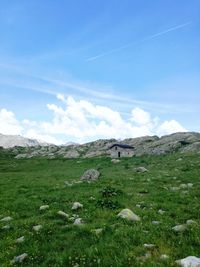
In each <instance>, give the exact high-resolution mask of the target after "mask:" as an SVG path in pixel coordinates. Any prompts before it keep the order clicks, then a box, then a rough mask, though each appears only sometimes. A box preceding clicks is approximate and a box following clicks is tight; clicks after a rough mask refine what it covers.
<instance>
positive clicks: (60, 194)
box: [0, 154, 200, 267]
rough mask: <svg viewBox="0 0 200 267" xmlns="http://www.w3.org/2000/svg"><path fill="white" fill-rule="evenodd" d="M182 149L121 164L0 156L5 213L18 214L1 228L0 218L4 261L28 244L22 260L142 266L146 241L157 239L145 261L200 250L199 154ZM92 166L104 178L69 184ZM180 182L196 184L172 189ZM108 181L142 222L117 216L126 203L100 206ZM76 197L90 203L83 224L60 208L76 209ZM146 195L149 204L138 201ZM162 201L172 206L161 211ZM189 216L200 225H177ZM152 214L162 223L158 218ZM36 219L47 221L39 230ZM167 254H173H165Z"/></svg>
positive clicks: (0, 210)
mask: <svg viewBox="0 0 200 267" xmlns="http://www.w3.org/2000/svg"><path fill="white" fill-rule="evenodd" d="M179 157H180V155H179V154H174V155H168V156H160V157H156V156H155V157H153V156H152V157H138V158H137V157H135V158H128V159H122V160H121V162H120V163H118V164H113V163H111V161H110V159H108V158H97V159H82V160H80V162H78V163H77V160H69V159H54V160H48V159H24V160H12V159H11V158H9V157H8V156H6V158H1V160H0V203H1V204H0V219H1V218H3V217H5V216H12V217H13V221H12V222H11V223H10V225H11V227H12V228H11V229H10V230H1V227H2V226H3V225H5V224H6V223H3V222H0V266H1V267H4V266H10V260H11V259H12V258H13V257H14V256H16V255H19V254H22V253H24V252H26V253H28V255H29V256H28V258H27V259H26V260H25V261H24V262H23V263H21V264H20V265H21V266H41V267H43V266H45V267H46V266H76V263H78V264H79V266H114V267H116V266H141V264H142V260H138V257H141V256H143V255H145V253H146V252H148V250H147V249H146V248H144V246H143V244H144V243H153V244H155V245H156V248H154V249H153V250H152V251H151V254H152V257H151V258H149V259H148V260H146V261H145V262H144V263H143V265H144V266H176V265H175V264H174V261H175V260H177V259H180V258H183V257H186V256H189V255H195V256H198V257H200V254H199V253H200V252H199V251H200V227H199V225H200V193H199V192H200V176H199V175H200V160H199V157H198V155H185V156H182V155H181V157H183V160H182V161H177V159H178V158H179ZM137 166H144V167H147V168H148V169H149V172H148V173H144V174H141V173H135V172H134V171H133V168H134V167H137ZM93 167H94V168H99V170H100V171H101V173H102V175H101V177H100V179H99V181H98V182H95V183H92V184H85V183H84V184H75V185H74V186H72V187H67V186H65V184H64V181H72V180H79V177H80V176H81V175H82V174H83V172H84V171H85V170H87V169H88V168H93ZM174 177H176V178H174ZM149 179H150V180H149ZM181 183H193V184H194V186H193V188H192V189H189V190H185V189H181V190H179V191H176V192H172V191H171V190H168V188H170V187H171V186H179V185H180V184H181ZM108 185H109V186H112V187H115V188H116V189H120V190H122V191H123V194H121V195H118V196H115V197H112V200H113V201H118V202H119V203H120V205H121V206H122V207H126V208H130V209H132V210H133V211H134V212H135V213H136V214H137V215H139V216H140V217H141V218H142V220H141V222H137V223H126V222H125V221H122V220H120V219H118V218H116V215H117V213H118V212H119V211H120V210H121V208H119V209H115V210H112V209H102V208H99V207H97V206H96V201H97V200H98V199H102V196H101V193H100V190H102V189H103V188H104V187H106V186H108ZM184 191H188V193H187V192H186V194H184ZM91 196H94V197H95V198H96V200H91V199H90V197H91ZM74 201H79V202H81V203H82V204H83V205H84V208H83V210H81V211H78V212H74V213H78V214H79V216H80V217H81V218H83V220H84V221H85V225H83V226H73V225H72V223H70V222H68V221H66V220H64V219H62V218H60V217H59V216H58V215H57V212H58V211H59V210H63V211H65V212H67V213H69V214H70V215H71V214H72V211H71V206H72V203H73V202H74ZM139 203H140V204H142V208H138V207H136V204H139ZM43 204H48V205H49V206H50V208H49V210H46V211H43V212H41V211H39V207H40V206H41V205H43ZM159 209H163V210H165V211H166V213H165V214H163V215H160V214H158V210H159ZM188 219H193V220H195V221H197V222H198V225H193V226H191V227H189V229H188V230H187V231H185V232H184V233H174V232H173V231H172V230H171V228H172V227H173V226H175V225H176V224H182V223H185V221H186V220H188ZM152 220H159V221H161V224H160V225H152V223H151V222H152ZM37 224H42V225H43V229H42V230H41V231H40V232H39V233H35V232H33V230H32V227H33V225H37ZM95 228H103V229H104V230H103V232H102V234H101V235H100V236H96V235H95V234H94V233H92V232H91V229H95ZM22 235H23V236H25V239H26V240H25V242H24V243H21V244H16V243H15V240H16V238H18V237H20V236H22ZM161 254H168V255H169V256H170V257H169V259H168V260H167V261H163V260H160V255H161ZM77 266H78V265H77Z"/></svg>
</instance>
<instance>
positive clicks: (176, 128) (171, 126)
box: [157, 120, 187, 135]
mask: <svg viewBox="0 0 200 267" xmlns="http://www.w3.org/2000/svg"><path fill="white" fill-rule="evenodd" d="M186 131H187V130H186V129H185V128H184V127H183V126H182V125H181V124H180V123H179V122H177V121H175V120H170V121H164V122H163V123H162V124H161V125H160V126H159V127H158V130H157V133H158V135H165V134H171V133H175V132H186Z"/></svg>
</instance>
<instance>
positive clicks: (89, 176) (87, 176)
mask: <svg viewBox="0 0 200 267" xmlns="http://www.w3.org/2000/svg"><path fill="white" fill-rule="evenodd" d="M99 176H100V172H99V171H97V170H95V169H89V170H87V171H86V172H84V174H83V175H82V176H81V180H82V181H86V182H90V181H96V180H97V179H98V178H99Z"/></svg>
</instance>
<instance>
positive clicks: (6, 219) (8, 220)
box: [1, 216, 13, 222]
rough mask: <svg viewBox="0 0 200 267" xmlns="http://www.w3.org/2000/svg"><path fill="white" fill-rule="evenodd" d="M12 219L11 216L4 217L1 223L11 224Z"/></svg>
mask: <svg viewBox="0 0 200 267" xmlns="http://www.w3.org/2000/svg"><path fill="white" fill-rule="evenodd" d="M12 219H13V218H12V217H10V216H7V217H4V218H3V219H1V222H10V221H12Z"/></svg>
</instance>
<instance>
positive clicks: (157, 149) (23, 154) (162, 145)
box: [7, 132, 200, 158]
mask: <svg viewBox="0 0 200 267" xmlns="http://www.w3.org/2000/svg"><path fill="white" fill-rule="evenodd" d="M31 141H32V140H30V143H28V144H29V145H27V146H26V147H14V148H9V149H7V150H9V152H11V153H12V154H13V155H14V156H15V157H16V158H32V157H48V158H57V157H61V158H81V157H84V158H92V157H98V156H103V155H108V154H109V147H110V146H111V145H112V144H114V143H121V144H128V145H131V146H133V147H134V150H135V155H136V156H140V155H164V154H168V153H173V152H180V153H187V152H195V153H200V133H195V132H187V133H174V134H171V135H166V136H162V137H161V138H159V137H158V136H144V137H138V138H129V139H125V140H123V141H118V140H115V139H108V140H97V141H94V142H90V143H86V144H83V145H69V146H55V145H48V146H41V145H40V144H37V141H36V142H33V145H32V146H31V144H32V143H31ZM19 145H20V143H19Z"/></svg>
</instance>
